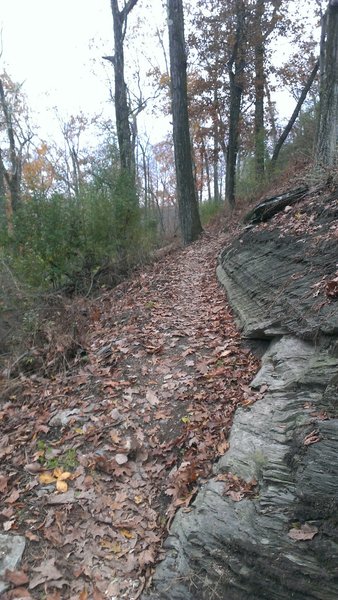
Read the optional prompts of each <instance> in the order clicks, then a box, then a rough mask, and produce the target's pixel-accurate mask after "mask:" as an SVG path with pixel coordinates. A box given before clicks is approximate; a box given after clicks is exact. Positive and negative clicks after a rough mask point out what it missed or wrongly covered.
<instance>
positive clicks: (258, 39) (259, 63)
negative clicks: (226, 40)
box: [254, 0, 265, 181]
mask: <svg viewBox="0 0 338 600" xmlns="http://www.w3.org/2000/svg"><path fill="white" fill-rule="evenodd" d="M263 15H264V0H257V2H256V15H255V21H256V31H255V47H254V53H255V173H256V179H257V181H260V179H261V178H262V176H264V160H265V130H264V81H265V74H264V54H265V51H264V37H263V32H262V20H263Z"/></svg>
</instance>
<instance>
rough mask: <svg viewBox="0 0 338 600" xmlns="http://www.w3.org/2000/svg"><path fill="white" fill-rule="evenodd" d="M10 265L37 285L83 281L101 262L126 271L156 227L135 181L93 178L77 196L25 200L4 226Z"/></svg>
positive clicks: (146, 246)
mask: <svg viewBox="0 0 338 600" xmlns="http://www.w3.org/2000/svg"><path fill="white" fill-rule="evenodd" d="M1 243H2V246H3V247H4V249H5V253H6V256H7V260H8V261H9V264H10V268H11V269H13V272H14V273H16V274H17V275H18V277H19V278H20V279H21V280H23V281H25V282H27V283H29V284H30V285H32V286H34V287H38V288H44V289H46V288H48V287H50V286H51V285H53V286H57V287H59V286H62V285H64V284H68V283H76V282H77V281H78V280H79V278H80V279H82V280H83V282H84V285H86V284H85V281H84V280H86V279H87V283H88V281H91V279H92V277H93V274H95V272H97V271H98V270H99V269H100V268H102V266H107V265H114V264H115V265H118V268H119V269H120V270H121V271H128V270H129V268H130V267H132V266H133V265H135V264H136V263H137V262H138V261H139V260H140V259H141V258H144V256H145V255H146V254H147V253H148V252H149V250H150V248H151V247H152V246H153V245H154V243H155V240H154V230H153V228H151V227H149V226H148V224H147V223H146V222H144V221H143V220H142V219H141V212H140V208H139V206H138V202H137V197H136V194H135V190H134V186H133V185H132V183H131V182H130V181H128V178H127V177H126V176H124V175H116V177H115V180H114V181H113V182H112V185H111V186H98V185H97V183H95V182H93V183H91V184H88V185H86V186H84V187H83V189H82V190H81V193H80V194H79V197H78V198H67V197H65V196H62V195H60V194H54V195H53V196H52V197H48V198H47V197H44V196H36V197H33V198H31V199H29V200H27V201H25V202H24V203H23V204H22V206H21V207H20V208H19V210H18V211H17V212H16V214H15V216H14V219H13V231H12V232H11V233H10V234H8V233H6V232H5V231H4V230H2V235H1Z"/></svg>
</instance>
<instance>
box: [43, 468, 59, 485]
mask: <svg viewBox="0 0 338 600" xmlns="http://www.w3.org/2000/svg"><path fill="white" fill-rule="evenodd" d="M39 481H40V483H41V484H42V485H49V484H50V483H55V481H56V479H55V477H54V475H52V474H51V473H48V471H45V472H44V473H40V475H39Z"/></svg>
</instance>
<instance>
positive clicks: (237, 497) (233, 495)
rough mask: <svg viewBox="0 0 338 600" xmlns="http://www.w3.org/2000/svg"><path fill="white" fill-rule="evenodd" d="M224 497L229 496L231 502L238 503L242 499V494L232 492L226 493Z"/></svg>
mask: <svg viewBox="0 0 338 600" xmlns="http://www.w3.org/2000/svg"><path fill="white" fill-rule="evenodd" d="M226 495H227V496H229V498H231V500H233V502H240V501H241V500H243V497H244V496H243V492H234V491H233V490H230V491H229V492H227V493H226Z"/></svg>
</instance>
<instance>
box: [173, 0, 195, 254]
mask: <svg viewBox="0 0 338 600" xmlns="http://www.w3.org/2000/svg"><path fill="white" fill-rule="evenodd" d="M167 10H168V28H169V51H170V75H171V102H172V116H173V138H174V151H175V169H176V186H177V200H178V210H179V220H180V227H181V233H182V238H183V242H184V243H185V244H189V243H190V242H193V241H194V240H196V239H197V237H198V236H199V235H200V234H201V232H202V225H201V221H200V217H199V212H198V203H197V197H196V189H195V182H194V175H193V164H192V154H191V142H190V132H189V118H188V98H187V58H186V50H185V41H184V17H183V6H182V0H168V2H167Z"/></svg>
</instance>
